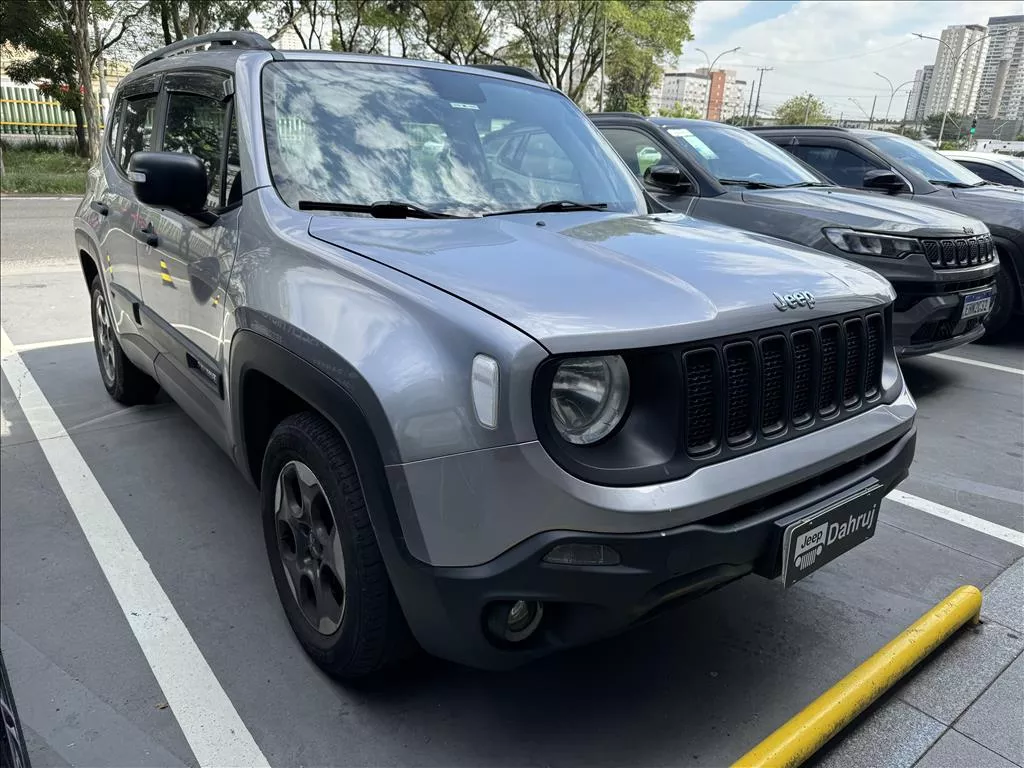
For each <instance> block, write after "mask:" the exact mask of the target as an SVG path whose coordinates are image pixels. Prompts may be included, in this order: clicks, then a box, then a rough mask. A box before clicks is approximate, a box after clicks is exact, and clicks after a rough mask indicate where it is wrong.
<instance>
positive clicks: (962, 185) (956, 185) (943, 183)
mask: <svg viewBox="0 0 1024 768" xmlns="http://www.w3.org/2000/svg"><path fill="white" fill-rule="evenodd" d="M928 183H929V184H938V185H939V186H940V187H952V188H953V189H967V188H968V187H973V186H974V185H973V184H968V183H967V182H966V181H947V180H946V179H928Z"/></svg>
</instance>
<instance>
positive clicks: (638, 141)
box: [602, 128, 671, 178]
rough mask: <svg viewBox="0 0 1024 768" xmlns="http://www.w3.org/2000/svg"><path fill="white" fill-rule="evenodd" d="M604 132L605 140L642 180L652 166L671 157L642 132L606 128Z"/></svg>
mask: <svg viewBox="0 0 1024 768" xmlns="http://www.w3.org/2000/svg"><path fill="white" fill-rule="evenodd" d="M602 132H603V133H604V135H605V138H607V139H608V141H609V142H610V143H611V145H612V147H613V148H614V149H615V151H616V152H617V153H618V154H619V157H621V158H622V159H623V160H625V161H626V165H628V166H629V170H631V171H632V172H633V173H635V174H636V175H637V176H639V177H640V178H643V175H644V173H645V172H646V171H647V169H648V168H650V167H651V166H652V165H657V164H658V163H660V162H661V159H662V158H663V157H664V158H668V160H669V162H671V157H670V155H669V154H668V152H667V151H665V150H664V148H662V147H659V146H657V142H655V141H654V140H653V139H651V138H650V137H649V136H647V135H646V134H644V133H641V132H640V131H633V130H629V129H627V128H606V129H603V130H602Z"/></svg>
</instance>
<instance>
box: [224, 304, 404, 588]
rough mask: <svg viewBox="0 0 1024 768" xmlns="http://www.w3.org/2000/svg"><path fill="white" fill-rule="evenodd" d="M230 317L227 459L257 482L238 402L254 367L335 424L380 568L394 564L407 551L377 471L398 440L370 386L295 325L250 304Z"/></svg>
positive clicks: (392, 459) (393, 454) (393, 459)
mask: <svg viewBox="0 0 1024 768" xmlns="http://www.w3.org/2000/svg"><path fill="white" fill-rule="evenodd" d="M236 317H239V318H241V319H244V320H245V327H240V328H239V329H238V330H237V331H236V332H235V333H234V335H233V336H232V339H231V354H230V357H229V370H228V371H227V372H226V373H227V382H226V383H227V388H226V389H227V395H228V397H227V399H228V404H229V409H230V419H231V434H232V438H233V440H232V442H233V445H234V449H233V450H234V454H235V455H234V459H235V463H236V464H237V465H238V466H239V468H240V469H241V470H242V471H243V472H244V473H245V474H246V476H248V477H249V478H250V480H251V481H253V483H254V484H256V485H258V484H259V478H258V477H254V476H253V474H254V473H253V470H252V466H253V462H252V461H251V459H252V458H253V457H250V456H248V450H247V442H246V432H245V430H246V425H245V423H244V421H245V420H244V419H243V414H244V413H245V408H246V404H245V403H244V402H243V400H242V398H243V397H244V392H245V389H244V383H245V377H246V376H247V375H248V374H249V373H250V372H253V371H256V372H259V373H261V374H263V375H264V376H267V377H268V378H270V379H272V380H273V381H275V382H276V383H277V384H279V385H281V386H282V387H284V388H285V389H288V390H289V391H291V392H292V393H293V394H295V395H296V396H297V397H300V398H301V399H302V400H304V401H305V402H306V403H308V404H309V405H310V406H311V407H312V408H314V409H315V410H316V411H318V412H319V413H320V415H321V416H323V417H324V418H325V419H327V420H328V421H329V422H330V423H331V424H332V425H333V426H334V428H335V429H336V430H338V433H339V434H340V435H341V436H342V438H343V439H344V440H345V442H346V444H347V445H348V448H349V452H350V453H351V454H352V459H353V461H354V462H355V465H356V471H357V472H358V473H359V480H360V484H361V485H362V488H363V494H364V496H365V499H366V505H367V510H368V511H369V514H370V521H371V524H372V525H373V529H374V533H375V534H376V536H377V541H378V544H379V546H380V549H381V554H382V555H383V556H384V559H385V563H386V564H387V566H388V570H389V572H392V573H393V572H394V571H396V570H398V569H400V568H401V567H402V565H403V564H405V563H408V562H409V559H410V558H411V555H410V554H409V552H408V549H407V548H406V547H405V546H404V540H405V537H406V535H407V533H406V532H403V530H402V527H401V524H400V522H399V520H398V514H397V512H396V510H395V501H394V497H393V495H392V493H391V488H390V485H389V483H388V479H387V475H386V473H385V469H384V467H385V465H386V464H393V463H398V462H399V453H398V445H397V443H396V441H395V439H394V435H393V433H392V431H391V427H390V425H389V424H388V422H387V418H386V416H385V414H384V409H383V407H382V406H381V405H380V402H379V401H378V400H377V397H376V395H375V394H374V393H373V390H372V389H371V388H370V385H369V384H368V383H367V382H366V380H365V379H363V377H362V376H361V375H360V374H359V373H358V372H357V371H356V370H355V369H354V368H352V366H351V365H349V364H348V363H347V362H346V361H345V360H343V359H342V358H341V357H340V356H339V355H338V354H337V353H335V352H334V351H333V350H330V349H329V348H327V347H326V346H324V345H323V344H322V343H321V342H319V341H317V340H316V339H314V338H313V337H311V336H309V335H308V334H306V333H303V332H302V331H301V330H299V329H298V328H295V327H294V326H292V325H290V324H288V323H285V322H283V321H281V320H278V319H274V318H270V317H268V316H266V315H263V313H259V312H255V311H253V310H250V309H240V310H238V311H237V312H236ZM240 326H241V324H240ZM312 361H316V363H314V362H312ZM411 535H413V536H418V535H419V532H418V531H413V532H411Z"/></svg>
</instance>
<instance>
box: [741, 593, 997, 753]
mask: <svg viewBox="0 0 1024 768" xmlns="http://www.w3.org/2000/svg"><path fill="white" fill-rule="evenodd" d="M980 619H981V592H980V591H979V590H978V588H977V587H972V586H964V587H960V588H959V589H957V590H956V591H955V592H953V593H952V594H950V595H949V597H947V598H946V599H945V600H943V601H942V602H941V603H939V604H938V605H936V606H935V607H934V608H932V609H931V610H929V611H928V612H927V613H926V614H925V615H924V616H922V617H921V618H920V619H918V620H917V621H915V622H914V623H913V624H911V625H910V626H909V627H907V628H906V629H905V630H903V632H901V633H900V634H899V635H897V636H896V637H895V638H893V639H892V640H891V641H890V642H889V643H887V644H886V645H885V647H884V648H882V649H881V650H880V651H878V652H877V653H875V655H874V656H872V657H871V658H869V659H868V660H867V661H865V662H864V663H863V664H861V665H860V666H859V667H857V668H856V669H855V670H853V672H851V673H850V674H848V675H847V676H846V677H844V678H843V679H842V680H840V681H839V682H838V683H836V684H835V685H833V686H832V687H831V688H829V689H828V690H827V691H826V692H825V693H823V694H822V695H821V696H819V697H818V698H817V699H815V700H814V701H813V702H811V703H810V704H808V705H807V706H806V707H805V708H804V709H803V710H802V711H801V712H800V713H799V714H797V715H796V716H794V717H793V718H791V719H790V720H789V722H787V723H786V724H785V725H783V726H782V727H781V728H779V729H778V730H777V731H775V733H773V734H772V735H771V736H769V737H768V738H767V739H765V740H764V741H762V742H761V743H760V744H758V745H757V746H756V747H754V748H753V749H752V750H750V751H749V752H747V754H745V755H744V756H743V757H741V758H740V759H739V760H737V761H736V762H735V763H734V764H733V768H795V766H798V765H801V764H802V763H803V762H804V761H805V760H807V759H808V758H809V757H810V756H811V755H813V754H814V753H815V752H817V751H818V750H819V749H820V748H821V747H822V746H823V745H824V744H825V743H826V742H827V741H828V740H829V739H831V738H832V737H833V736H835V735H836V734H837V733H839V731H841V730H842V729H843V728H845V727H846V726H847V725H849V723H850V721H852V720H853V719H854V718H855V717H857V715H859V714H860V713H861V712H863V711H864V710H865V709H867V708H868V707H869V706H871V704H872V702H874V701H875V700H876V699H877V698H878V697H879V696H881V695H882V694H883V693H885V692H886V691H887V690H889V689H890V688H891V687H892V686H894V685H895V684H896V683H897V682H899V680H901V679H902V678H903V676H904V675H906V674H907V673H908V672H909V671H910V670H912V669H913V668H914V667H916V666H917V665H918V664H920V663H921V662H922V661H923V660H924V659H925V657H927V656H928V654H930V653H931V652H932V651H934V650H935V649H936V648H938V647H939V646H940V645H942V643H944V642H945V641H946V640H947V639H948V638H949V637H950V635H952V634H953V633H954V632H956V631H957V630H958V629H960V627H962V626H964V625H965V624H967V623H972V624H977V623H978V621H979V620H980Z"/></svg>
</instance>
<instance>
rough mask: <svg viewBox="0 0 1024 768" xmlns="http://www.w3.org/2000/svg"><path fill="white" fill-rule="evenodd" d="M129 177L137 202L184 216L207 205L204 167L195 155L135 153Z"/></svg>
mask: <svg viewBox="0 0 1024 768" xmlns="http://www.w3.org/2000/svg"><path fill="white" fill-rule="evenodd" d="M128 178H130V179H131V181H132V189H133V190H134V191H135V196H136V197H137V198H138V199H139V202H140V203H145V204H146V205H153V206H156V207H158V208H173V209H174V210H176V211H179V212H181V213H184V214H185V215H186V216H195V215H196V214H198V213H201V212H202V211H203V209H204V208H206V193H207V190H208V189H209V185H208V183H207V179H206V166H205V165H203V161H202V160H200V159H199V158H198V157H196V156H195V155H185V154H182V153H180V152H136V153H135V154H134V155H132V159H131V160H130V161H129V163H128Z"/></svg>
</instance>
